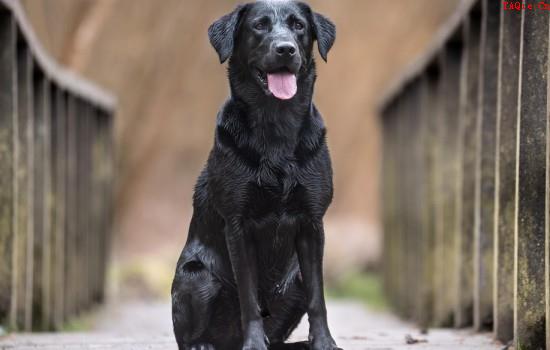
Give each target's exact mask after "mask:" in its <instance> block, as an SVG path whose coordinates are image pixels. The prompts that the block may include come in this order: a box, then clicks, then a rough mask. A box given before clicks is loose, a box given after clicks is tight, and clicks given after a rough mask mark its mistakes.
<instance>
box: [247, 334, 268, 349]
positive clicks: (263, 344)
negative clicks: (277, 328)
mask: <svg viewBox="0 0 550 350" xmlns="http://www.w3.org/2000/svg"><path fill="white" fill-rule="evenodd" d="M242 350H267V341H266V340H265V339H264V338H263V337H254V338H248V339H246V340H245V342H244V344H243V349H242Z"/></svg>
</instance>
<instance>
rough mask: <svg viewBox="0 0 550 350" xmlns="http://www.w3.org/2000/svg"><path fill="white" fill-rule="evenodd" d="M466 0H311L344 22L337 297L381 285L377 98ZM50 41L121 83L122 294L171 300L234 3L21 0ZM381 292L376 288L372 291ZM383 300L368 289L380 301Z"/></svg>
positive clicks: (329, 260) (106, 82)
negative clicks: (210, 33)
mask: <svg viewBox="0 0 550 350" xmlns="http://www.w3.org/2000/svg"><path fill="white" fill-rule="evenodd" d="M457 3H458V1H457V0H414V1H413V0H393V1H384V0H338V1H334V0H332V1H331V0H312V1H310V4H311V5H312V7H313V8H314V9H315V10H316V11H317V12H320V13H323V14H325V15H327V16H329V17H330V18H331V19H332V20H333V21H334V22H335V23H336V25H337V28H338V37H337V40H336V44H335V46H334V48H333V49H332V51H331V52H330V54H329V63H328V64H325V63H321V62H319V65H318V66H319V79H318V83H317V87H316V93H315V102H316V104H317V106H318V107H319V109H320V110H321V112H322V114H323V116H324V118H325V121H326V124H327V126H328V140H329V146H330V149H331V154H332V158H333V166H334V174H335V175H334V176H335V178H334V181H335V198H334V203H333V205H332V207H331V208H330V210H329V212H328V214H327V217H326V231H327V246H326V262H325V266H326V275H327V283H328V285H329V289H330V290H331V291H333V292H334V293H335V294H346V293H348V294H349V293H352V294H353V293H359V294H365V293H367V294H368V293H370V292H372V289H373V288H374V289H376V288H377V287H376V283H377V282H376V279H375V278H374V277H369V276H371V275H369V273H371V272H372V271H376V266H377V262H378V258H379V255H380V248H381V243H382V236H381V232H380V224H379V221H380V220H379V216H378V210H379V198H378V183H379V160H380V141H381V140H380V133H379V125H378V119H377V113H376V105H377V102H378V100H379V99H380V97H381V94H382V93H383V92H384V91H385V90H386V88H387V86H388V84H389V83H390V82H391V80H392V79H394V78H395V77H396V76H397V75H398V74H399V72H401V71H402V70H403V69H404V68H405V67H406V66H407V65H408V64H409V63H410V62H411V61H412V60H413V59H414V58H415V57H416V56H417V55H418V54H420V53H421V52H422V51H423V49H424V48H425V47H426V46H427V45H428V43H429V42H430V39H431V38H432V37H433V36H434V34H435V31H436V30H437V28H438V27H439V26H440V25H441V24H442V23H443V22H444V21H445V19H446V18H447V17H448V16H449V15H450V14H451V13H452V11H453V9H454V8H455V7H456V5H457ZM23 4H24V6H25V9H26V11H27V14H28V16H29V18H30V20H31V22H32V23H33V25H34V28H35V31H36V32H37V34H38V36H39V39H40V40H41V42H42V43H43V44H44V46H45V48H46V49H47V50H48V51H49V52H50V53H51V55H52V56H54V57H55V58H56V59H57V60H58V61H59V62H60V63H62V64H64V65H66V66H68V68H70V69H72V70H74V71H76V72H78V73H80V74H82V75H83V76H85V77H87V78H90V79H92V80H94V81H96V82H97V83H99V84H100V85H102V86H104V87H106V88H108V89H110V90H111V91H113V92H114V93H115V94H116V95H117V96H118V99H119V107H118V113H117V116H116V122H115V124H116V126H115V129H116V143H117V171H118V176H117V179H118V180H117V181H118V184H117V191H116V208H117V212H116V213H117V216H116V237H115V245H114V251H113V262H114V264H113V269H112V272H111V279H110V282H111V283H110V285H111V293H112V295H114V296H115V297H124V298H127V297H139V298H150V299H155V298H168V297H169V287H170V283H171V278H172V275H173V271H174V267H175V262H176V260H177V258H178V255H179V252H180V250H181V248H182V247H183V245H184V243H185V240H186V234H187V226H188V223H189V219H190V215H191V197H192V190H193V185H194V182H195V179H196V177H197V176H198V174H199V172H200V170H201V168H202V166H203V164H204V162H205V160H206V158H207V155H208V151H209V149H210V147H211V146H212V142H213V135H214V123H215V116H216V113H217V111H218V109H219V107H220V105H221V104H222V103H223V101H224V100H225V99H226V97H227V95H228V84H227V81H226V74H225V67H224V66H222V65H220V64H219V61H218V59H217V56H216V54H215V52H214V50H213V49H212V48H211V47H210V44H209V42H208V38H207V35H206V31H207V28H208V26H209V25H210V23H212V22H213V21H214V20H215V19H217V18H218V17H220V16H222V15H223V14H225V13H227V12H229V11H231V10H232V9H233V8H234V7H235V5H236V4H237V1H233V0H231V1H228V0H225V1H221V0H24V1H23ZM374 293H376V292H374ZM373 299H374V297H372V296H371V297H370V300H371V301H372V300H373Z"/></svg>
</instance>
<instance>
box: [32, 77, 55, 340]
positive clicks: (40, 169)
mask: <svg viewBox="0 0 550 350" xmlns="http://www.w3.org/2000/svg"><path fill="white" fill-rule="evenodd" d="M33 85H34V96H35V98H34V116H35V123H34V133H35V135H34V137H35V144H34V273H33V281H34V291H33V304H34V306H33V328H34V329H40V330H47V329H48V328H49V325H48V321H49V319H50V282H51V276H50V265H51V263H50V259H51V236H50V223H51V220H50V216H51V210H50V201H51V195H50V189H51V186H50V178H51V177H50V86H49V82H48V80H47V79H46V77H44V76H43V75H42V74H41V73H40V72H37V71H35V73H34V83H33Z"/></svg>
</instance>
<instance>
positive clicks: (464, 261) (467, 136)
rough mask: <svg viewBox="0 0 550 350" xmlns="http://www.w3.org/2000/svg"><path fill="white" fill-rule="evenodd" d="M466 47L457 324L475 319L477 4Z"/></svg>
mask: <svg viewBox="0 0 550 350" xmlns="http://www.w3.org/2000/svg"><path fill="white" fill-rule="evenodd" d="M464 31H465V35H464V37H465V50H466V55H467V56H466V60H467V68H466V92H465V93H466V96H465V101H464V102H465V108H464V111H463V115H462V116H461V117H460V118H461V123H460V125H461V130H460V133H461V137H462V142H461V145H462V146H461V149H460V155H459V156H460V162H461V163H460V167H461V172H460V175H459V177H460V180H459V181H461V185H460V186H461V187H460V191H461V193H462V200H461V201H460V203H459V208H458V215H459V217H460V235H459V236H458V241H459V242H458V268H459V270H458V275H459V280H458V288H457V293H458V295H457V304H456V311H455V326H457V327H467V326H470V325H471V324H472V322H473V288H474V285H473V282H474V281H473V272H474V268H473V251H474V229H475V227H474V220H475V208H474V206H475V205H474V202H475V200H474V198H475V165H476V152H477V150H478V144H477V137H476V135H477V134H478V131H477V128H478V123H477V115H478V113H477V106H478V100H479V93H478V92H479V80H478V79H479V35H480V31H481V13H480V8H479V7H475V8H474V9H473V10H472V13H471V14H470V17H469V18H468V20H467V21H465V23H464Z"/></svg>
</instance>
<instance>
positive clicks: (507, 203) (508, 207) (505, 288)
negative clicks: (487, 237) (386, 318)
mask: <svg viewBox="0 0 550 350" xmlns="http://www.w3.org/2000/svg"><path fill="white" fill-rule="evenodd" d="M500 15H501V19H502V20H501V21H502V25H501V29H500V40H501V44H500V52H499V56H500V58H499V73H498V79H499V85H498V113H497V147H498V149H497V161H496V162H497V166H496V168H497V169H496V184H497V185H496V194H495V198H496V208H495V211H496V216H495V217H496V222H495V282H494V283H495V291H494V292H495V296H494V318H495V327H494V332H495V337H496V338H497V339H498V340H500V341H502V342H503V343H507V342H509V341H511V340H512V339H513V337H514V307H513V306H514V244H515V242H514V223H515V215H516V181H517V173H516V147H517V124H518V116H519V113H518V112H519V110H518V94H519V72H520V61H519V55H520V45H521V12H519V11H505V10H504V9H503V8H502V9H501V11H500Z"/></svg>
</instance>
